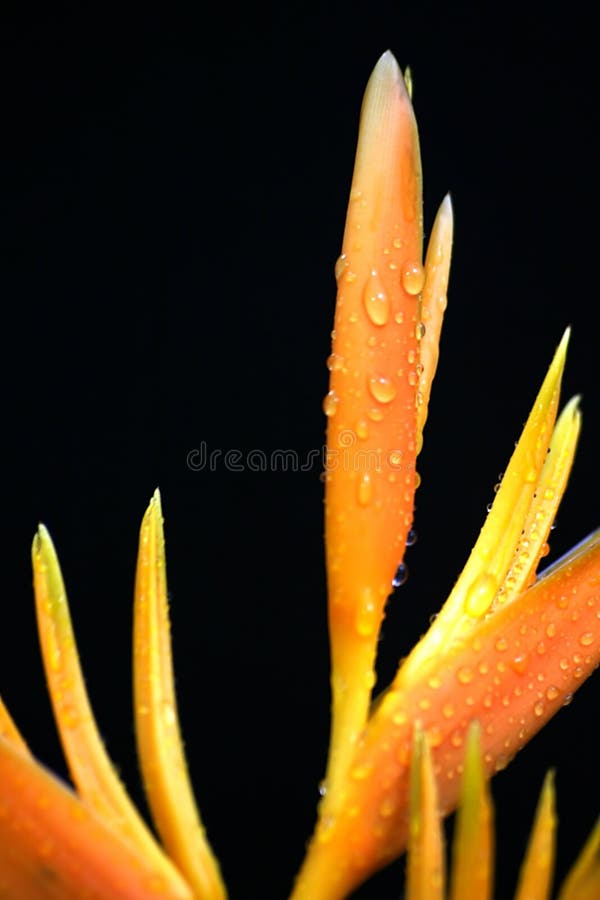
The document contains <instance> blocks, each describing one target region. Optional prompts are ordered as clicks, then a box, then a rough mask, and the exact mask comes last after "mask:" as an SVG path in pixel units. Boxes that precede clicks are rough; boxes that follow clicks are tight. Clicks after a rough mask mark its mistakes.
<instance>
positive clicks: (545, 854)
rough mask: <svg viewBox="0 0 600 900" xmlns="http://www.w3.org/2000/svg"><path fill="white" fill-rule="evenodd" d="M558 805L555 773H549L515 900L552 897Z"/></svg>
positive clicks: (535, 899)
mask: <svg viewBox="0 0 600 900" xmlns="http://www.w3.org/2000/svg"><path fill="white" fill-rule="evenodd" d="M555 803H556V801H555V792H554V772H548V774H547V775H546V778H545V779H544V784H543V786H542V790H541V793H540V799H539V802H538V807H537V810H536V813H535V821H534V823H533V829H532V831H531V835H530V837H529V843H528V845H527V853H526V854H525V859H524V860H523V865H522V866H521V872H520V874H519V884H518V887H517V892H516V894H515V900H548V897H549V896H550V890H551V888H552V872H553V870H554V855H555V852H554V851H555V844H556V809H555Z"/></svg>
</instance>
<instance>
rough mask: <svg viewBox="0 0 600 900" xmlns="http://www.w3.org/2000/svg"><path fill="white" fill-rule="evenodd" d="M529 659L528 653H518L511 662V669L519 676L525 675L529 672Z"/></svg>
mask: <svg viewBox="0 0 600 900" xmlns="http://www.w3.org/2000/svg"><path fill="white" fill-rule="evenodd" d="M528 662H529V659H528V656H527V654H526V653H518V654H517V655H516V656H514V657H513V658H512V659H511V661H510V667H511V669H514V671H515V672H517V673H518V674H519V675H523V674H524V673H525V672H526V671H527V665H528Z"/></svg>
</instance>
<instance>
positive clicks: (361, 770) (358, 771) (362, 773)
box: [350, 762, 373, 781]
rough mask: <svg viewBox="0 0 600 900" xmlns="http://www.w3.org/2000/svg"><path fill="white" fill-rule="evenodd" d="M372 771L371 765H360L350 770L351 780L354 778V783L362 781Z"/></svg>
mask: <svg viewBox="0 0 600 900" xmlns="http://www.w3.org/2000/svg"><path fill="white" fill-rule="evenodd" d="M372 771H373V763H371V762H369V763H362V764H360V763H359V764H358V765H356V766H354V768H352V769H351V770H350V776H351V778H354V779H355V780H356V781H364V779H365V778H368V777H369V775H370V774H371V772H372Z"/></svg>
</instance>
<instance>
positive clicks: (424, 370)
mask: <svg viewBox="0 0 600 900" xmlns="http://www.w3.org/2000/svg"><path fill="white" fill-rule="evenodd" d="M453 231H454V217H453V213H452V203H451V201H450V195H449V194H448V195H447V196H446V197H445V198H444V200H443V201H442V205H441V206H440V208H439V210H438V213H437V216H436V217H435V221H434V223H433V228H432V231H431V237H430V238H429V244H428V246H427V254H426V256H425V286H424V288H423V295H422V297H421V324H422V328H421V332H420V334H421V340H420V341H419V363H420V375H419V389H418V392H417V397H416V400H417V452H418V453H419V452H420V451H421V447H422V445H423V429H424V427H425V422H426V420H427V411H428V409H429V397H430V394H431V385H432V383H433V378H434V375H435V370H436V368H437V363H438V358H439V353H440V334H441V331H442V324H443V321H444V313H445V311H446V306H447V304H448V299H447V292H448V278H449V275H450V260H451V257H452V235H453Z"/></svg>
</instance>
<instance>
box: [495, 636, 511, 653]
mask: <svg viewBox="0 0 600 900" xmlns="http://www.w3.org/2000/svg"><path fill="white" fill-rule="evenodd" d="M494 646H495V647H496V650H499V651H500V652H501V653H502V652H503V651H504V650H506V649H507V647H508V641H507V640H506V638H505V637H499V638H498V640H497V641H496V643H495V645H494Z"/></svg>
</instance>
